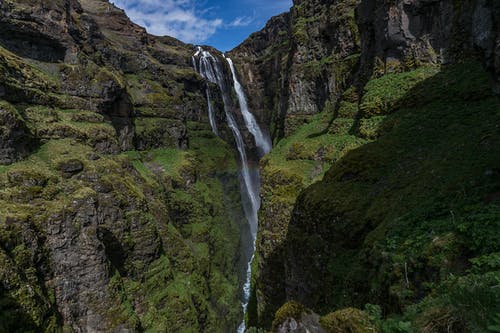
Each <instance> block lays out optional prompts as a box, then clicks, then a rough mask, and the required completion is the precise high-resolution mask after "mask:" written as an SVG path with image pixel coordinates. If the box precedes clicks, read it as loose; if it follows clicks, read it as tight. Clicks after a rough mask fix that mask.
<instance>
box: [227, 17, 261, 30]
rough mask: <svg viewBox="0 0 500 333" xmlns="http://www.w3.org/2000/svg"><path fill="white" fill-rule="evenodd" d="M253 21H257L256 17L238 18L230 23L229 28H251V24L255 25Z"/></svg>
mask: <svg viewBox="0 0 500 333" xmlns="http://www.w3.org/2000/svg"><path fill="white" fill-rule="evenodd" d="M253 21H255V15H254V16H253V17H250V16H241V17H237V18H235V19H234V21H232V22H230V23H228V25H227V26H228V27H231V28H233V27H247V26H249V25H250V24H252V23H253Z"/></svg>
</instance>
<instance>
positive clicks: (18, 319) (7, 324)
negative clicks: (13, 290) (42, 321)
mask: <svg viewBox="0 0 500 333" xmlns="http://www.w3.org/2000/svg"><path fill="white" fill-rule="evenodd" d="M37 329H38V327H37V325H36V324H35V322H34V321H33V319H32V318H31V316H30V315H29V314H28V313H27V312H26V311H25V310H24V309H23V307H22V306H21V304H19V303H18V302H17V301H16V300H15V299H14V298H12V297H11V296H10V295H9V293H8V292H7V290H5V289H4V287H3V286H2V285H0V332H12V333H14V332H37Z"/></svg>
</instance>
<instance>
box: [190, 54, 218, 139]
mask: <svg viewBox="0 0 500 333" xmlns="http://www.w3.org/2000/svg"><path fill="white" fill-rule="evenodd" d="M196 57H199V59H200V63H199V64H198V63H197V62H196ZM192 60H193V66H194V69H195V70H196V71H197V72H198V73H200V75H201V76H202V77H203V78H204V79H206V80H208V81H209V82H211V83H215V84H217V85H219V88H220V87H221V86H220V84H219V82H222V81H221V79H222V78H220V77H218V76H217V75H220V72H219V71H218V70H217V69H218V68H217V66H216V64H217V59H216V58H215V57H214V56H212V55H211V54H210V52H207V51H204V50H203V49H202V48H201V47H198V50H197V51H196V53H195V55H194V56H193V58H192ZM207 101H208V119H209V121H210V126H212V131H213V132H214V133H215V135H219V131H218V130H217V123H216V121H215V115H214V110H213V105H212V98H211V97H210V87H208V86H207ZM224 104H225V103H224Z"/></svg>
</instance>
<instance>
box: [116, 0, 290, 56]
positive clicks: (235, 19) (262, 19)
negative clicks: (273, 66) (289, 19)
mask: <svg viewBox="0 0 500 333" xmlns="http://www.w3.org/2000/svg"><path fill="white" fill-rule="evenodd" d="M111 1H112V2H114V4H115V5H116V6H118V7H120V8H123V9H125V11H126V13H127V15H128V16H129V17H130V18H131V19H132V20H133V21H134V22H136V23H137V24H139V25H141V26H143V27H145V28H146V29H147V30H148V32H149V33H151V34H153V35H169V36H173V37H176V38H178V39H180V40H182V41H184V42H186V43H193V44H207V45H211V46H214V47H216V48H218V49H219V50H221V51H229V50H230V49H232V48H233V47H235V46H237V45H238V44H240V43H241V42H242V41H243V40H245V38H246V37H248V36H249V35H250V34H251V33H252V32H254V31H257V30H260V29H261V28H262V27H264V25H265V23H266V22H267V20H268V19H269V18H271V17H272V16H274V15H277V14H280V13H282V12H285V11H287V10H288V9H289V8H290V7H291V6H292V0H226V1H224V0H198V1H197V0H111Z"/></svg>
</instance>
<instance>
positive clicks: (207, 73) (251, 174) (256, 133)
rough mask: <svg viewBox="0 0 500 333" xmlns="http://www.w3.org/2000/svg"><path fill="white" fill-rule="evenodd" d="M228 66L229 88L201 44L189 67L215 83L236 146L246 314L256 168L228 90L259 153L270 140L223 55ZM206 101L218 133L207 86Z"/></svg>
mask: <svg viewBox="0 0 500 333" xmlns="http://www.w3.org/2000/svg"><path fill="white" fill-rule="evenodd" d="M196 58H198V59H199V63H198V62H197V61H196ZM226 60H227V62H228V64H229V67H230V69H231V74H232V82H233V85H234V86H233V87H229V86H228V81H230V80H226V78H225V76H224V71H223V67H222V64H221V63H220V61H219V59H218V58H216V57H214V56H213V55H212V54H210V52H208V51H205V50H203V49H202V48H201V47H198V50H197V51H196V53H195V55H194V57H193V66H194V68H195V69H196V70H197V71H198V72H199V73H200V75H201V76H203V77H204V78H205V79H207V80H208V81H209V82H211V83H215V84H217V86H218V87H219V89H220V91H221V93H222V100H223V102H224V112H225V115H226V120H227V125H228V127H229V128H230V129H231V132H232V133H233V136H234V140H235V142H236V147H237V149H238V153H239V156H240V160H241V170H240V184H241V195H242V201H243V208H244V212H245V217H246V219H247V221H248V226H249V229H250V234H251V235H250V236H251V237H250V243H251V244H248V246H250V247H251V251H250V252H251V258H250V259H249V260H248V263H247V270H246V277H245V283H244V285H243V299H242V308H243V313H246V310H247V307H248V301H249V298H250V279H251V275H252V262H253V259H254V252H255V240H256V237H257V227H258V211H259V208H260V196H259V189H260V176H259V170H258V168H253V169H252V168H251V167H250V164H249V161H248V157H247V152H246V148H247V147H246V144H245V140H243V135H242V134H241V131H240V129H239V127H238V123H237V122H236V119H235V116H234V115H233V113H232V110H231V107H230V105H232V89H233V88H234V90H235V91H236V95H237V97H238V102H239V105H240V109H241V113H242V116H243V119H244V121H245V126H246V127H247V129H248V131H249V132H250V133H251V134H252V135H253V137H254V139H255V144H256V146H257V148H258V150H259V154H260V155H261V156H259V157H262V155H264V154H267V153H268V152H269V151H270V150H271V142H270V140H269V138H267V137H266V136H265V135H264V134H263V132H262V130H261V128H260V127H259V125H258V123H257V121H256V120H255V117H254V116H253V115H252V114H251V113H250V111H249V109H248V104H247V100H246V96H245V93H244V92H243V88H242V86H241V84H240V82H239V81H238V78H237V76H236V71H235V69H234V64H233V62H232V61H231V59H230V58H226ZM207 100H208V114H209V118H210V124H211V126H212V129H213V131H214V133H216V134H218V132H217V126H216V123H215V116H214V112H213V107H212V102H211V98H210V90H209V88H208V87H207ZM245 329H246V326H245V321H244V320H243V322H242V323H241V325H240V326H239V327H238V333H243V332H244V331H245Z"/></svg>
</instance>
